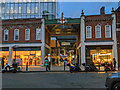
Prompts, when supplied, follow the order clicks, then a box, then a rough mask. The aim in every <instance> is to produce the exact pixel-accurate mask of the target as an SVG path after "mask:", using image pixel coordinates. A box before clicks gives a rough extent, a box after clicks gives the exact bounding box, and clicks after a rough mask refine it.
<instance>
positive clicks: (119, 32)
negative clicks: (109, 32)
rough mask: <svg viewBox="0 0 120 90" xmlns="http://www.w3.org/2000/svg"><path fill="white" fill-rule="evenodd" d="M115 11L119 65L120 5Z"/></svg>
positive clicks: (119, 59)
mask: <svg viewBox="0 0 120 90" xmlns="http://www.w3.org/2000/svg"><path fill="white" fill-rule="evenodd" d="M115 13H116V28H117V50H118V61H119V63H118V64H119V67H120V7H118V9H117V10H116V11H115Z"/></svg>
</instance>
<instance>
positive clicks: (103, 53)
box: [86, 46, 113, 65]
mask: <svg viewBox="0 0 120 90" xmlns="http://www.w3.org/2000/svg"><path fill="white" fill-rule="evenodd" d="M112 60H113V52H112V46H95V47H92V46H89V47H86V61H87V64H89V63H90V62H91V61H92V62H94V64H95V65H99V64H100V65H101V64H103V63H109V64H111V62H112Z"/></svg>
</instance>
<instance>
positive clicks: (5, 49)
mask: <svg viewBox="0 0 120 90" xmlns="http://www.w3.org/2000/svg"><path fill="white" fill-rule="evenodd" d="M0 51H9V48H0Z"/></svg>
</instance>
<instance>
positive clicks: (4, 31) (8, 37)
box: [4, 30, 9, 41]
mask: <svg viewBox="0 0 120 90" xmlns="http://www.w3.org/2000/svg"><path fill="white" fill-rule="evenodd" d="M5 31H7V35H8V38H9V30H4V41H8V38H7V40H5Z"/></svg>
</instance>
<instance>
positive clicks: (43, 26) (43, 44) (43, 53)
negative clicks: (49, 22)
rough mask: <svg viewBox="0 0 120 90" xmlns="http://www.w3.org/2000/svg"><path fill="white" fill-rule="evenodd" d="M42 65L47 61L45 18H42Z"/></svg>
mask: <svg viewBox="0 0 120 90" xmlns="http://www.w3.org/2000/svg"><path fill="white" fill-rule="evenodd" d="M41 35H42V37H41V42H42V45H41V66H44V61H45V20H44V19H42V25H41Z"/></svg>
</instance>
